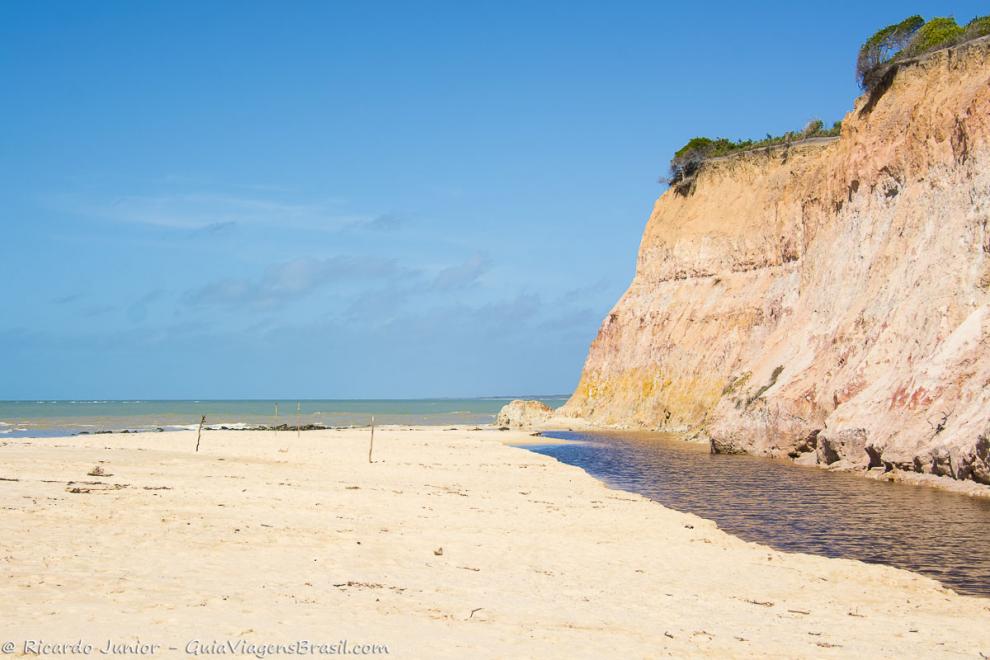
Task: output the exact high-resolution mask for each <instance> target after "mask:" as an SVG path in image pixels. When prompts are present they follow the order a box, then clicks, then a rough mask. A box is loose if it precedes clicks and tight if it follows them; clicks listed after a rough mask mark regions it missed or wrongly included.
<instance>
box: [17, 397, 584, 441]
mask: <svg viewBox="0 0 990 660" xmlns="http://www.w3.org/2000/svg"><path fill="white" fill-rule="evenodd" d="M512 398H513V397H505V398H499V397H485V398H474V399H325V400H324V399H309V400H306V399H303V400H298V401H297V400H294V399H292V400H280V401H275V400H260V399H239V400H229V401H221V400H217V401H213V400H205V399H204V400H196V401H193V400H189V401H155V400H152V401H142V400H131V401H110V400H107V401H85V400H78V401H0V439H2V438H16V437H54V436H64V435H75V434H77V433H98V432H106V431H124V430H128V431H157V430H159V429H161V430H162V431H178V430H188V429H192V428H195V427H196V425H198V424H199V420H200V417H201V416H202V415H205V416H206V426H207V427H208V428H219V427H221V426H226V427H228V428H244V427H252V426H262V425H263V426H274V425H279V424H288V425H289V426H292V427H294V426H295V425H296V424H297V423H299V424H301V425H303V426H305V425H307V424H316V425H321V426H335V427H336V426H364V425H367V424H369V423H370V421H371V418H372V416H374V418H375V423H376V424H403V425H417V426H445V425H446V426H449V425H453V424H460V425H463V424H491V423H493V422H494V421H495V416H496V415H497V414H498V411H499V409H500V408H501V407H502V406H504V405H505V404H506V403H508V402H509V401H511V400H512ZM515 398H528V399H538V400H540V401H543V402H544V403H546V404H547V405H548V406H551V407H554V408H556V407H558V406H561V405H563V403H564V402H565V401H566V400H567V397H566V396H526V397H515ZM276 404H277V405H278V416H277V417H276V416H275V406H276ZM297 404H298V408H299V413H298V419H297V413H296V409H297Z"/></svg>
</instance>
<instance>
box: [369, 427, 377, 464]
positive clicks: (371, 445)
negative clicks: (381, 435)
mask: <svg viewBox="0 0 990 660" xmlns="http://www.w3.org/2000/svg"><path fill="white" fill-rule="evenodd" d="M374 448H375V416H374V415H372V416H371V442H369V443H368V462H369V463H373V462H374V461H372V460H371V451H372V450H373V449H374Z"/></svg>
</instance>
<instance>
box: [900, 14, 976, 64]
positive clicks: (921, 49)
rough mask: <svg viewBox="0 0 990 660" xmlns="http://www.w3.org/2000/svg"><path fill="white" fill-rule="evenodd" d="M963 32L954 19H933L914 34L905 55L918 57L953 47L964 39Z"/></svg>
mask: <svg viewBox="0 0 990 660" xmlns="http://www.w3.org/2000/svg"><path fill="white" fill-rule="evenodd" d="M963 32H964V31H963V29H962V28H961V27H959V25H958V24H957V23H956V19H954V18H933V19H932V20H930V21H928V22H927V23H925V24H924V25H922V26H921V27H920V28H919V29H918V31H917V32H915V33H914V36H913V37H912V38H911V43H909V44H908V45H907V47H906V48H905V49H904V54H905V55H906V56H907V57H917V56H918V55H923V54H925V53H930V52H931V51H933V50H938V49H939V48H945V47H946V46H951V45H953V44H955V43H958V42H959V41H960V40H961V39H962V36H963Z"/></svg>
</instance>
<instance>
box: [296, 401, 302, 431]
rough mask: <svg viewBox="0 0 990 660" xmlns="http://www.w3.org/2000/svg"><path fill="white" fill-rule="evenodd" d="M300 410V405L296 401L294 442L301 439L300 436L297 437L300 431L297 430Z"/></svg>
mask: <svg viewBox="0 0 990 660" xmlns="http://www.w3.org/2000/svg"><path fill="white" fill-rule="evenodd" d="M301 410H302V404H301V403H299V402H298V401H296V440H299V439H300V438H301V437H302V436H300V435H299V434H300V430H299V412H300V411H301Z"/></svg>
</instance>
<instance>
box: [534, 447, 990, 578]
mask: <svg viewBox="0 0 990 660" xmlns="http://www.w3.org/2000/svg"><path fill="white" fill-rule="evenodd" d="M544 435H545V436H547V437H552V438H559V439H564V440H571V441H573V442H569V443H566V444H546V445H536V446H530V447H528V448H529V449H531V450H532V451H535V452H538V453H540V454H545V455H547V456H552V457H554V458H556V459H557V460H559V461H561V462H562V463H568V464H570V465H575V466H578V467H580V468H582V469H584V470H585V471H586V472H588V473H589V474H591V475H592V476H594V477H596V478H598V479H601V480H602V481H604V482H605V483H607V484H608V485H609V486H611V487H613V488H619V489H622V490H627V491H632V492H636V493H639V494H641V495H644V496H646V497H649V498H651V499H653V500H656V501H657V502H659V503H661V504H663V505H664V506H667V507H670V508H672V509H677V510H679V511H687V512H690V513H694V514H696V515H699V516H701V517H702V518H708V519H709V520H714V521H715V522H716V523H718V526H719V527H720V528H721V529H723V530H725V531H726V532H729V533H730V534H734V535H736V536H739V537H741V538H743V539H746V540H748V541H756V542H759V543H765V544H767V545H770V546H773V547H775V548H778V549H780V550H788V551H793V552H807V553H811V554H816V555H825V556H828V557H845V558H848V559H859V560H862V561H865V562H870V563H877V564H888V565H890V566H896V567H899V568H906V569H908V570H911V571H916V572H918V573H922V574H924V575H928V576H930V577H933V578H935V579H936V580H939V581H940V582H942V583H943V584H945V585H947V586H949V587H951V588H952V589H954V590H956V591H958V592H960V593H967V594H976V595H980V596H985V597H988V596H990V554H988V553H987V552H986V548H987V543H988V542H990V499H986V498H975V497H970V496H966V495H961V494H958V493H950V492H944V491H940V490H936V489H932V488H922V487H916V486H908V485H904V484H894V483H889V482H880V481H873V480H871V479H864V478H863V477H860V476H856V475H852V474H844V473H835V472H827V471H825V470H820V469H817V468H806V467H798V466H795V465H792V464H790V463H788V462H786V461H775V460H770V459H766V458H759V457H755V456H724V455H711V454H709V453H708V448H707V447H706V446H703V445H697V444H694V443H688V442H684V441H683V440H681V439H679V438H677V437H676V436H671V435H667V434H657V433H607V434H603V433H594V434H588V433H567V432H554V433H545V434H544Z"/></svg>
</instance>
